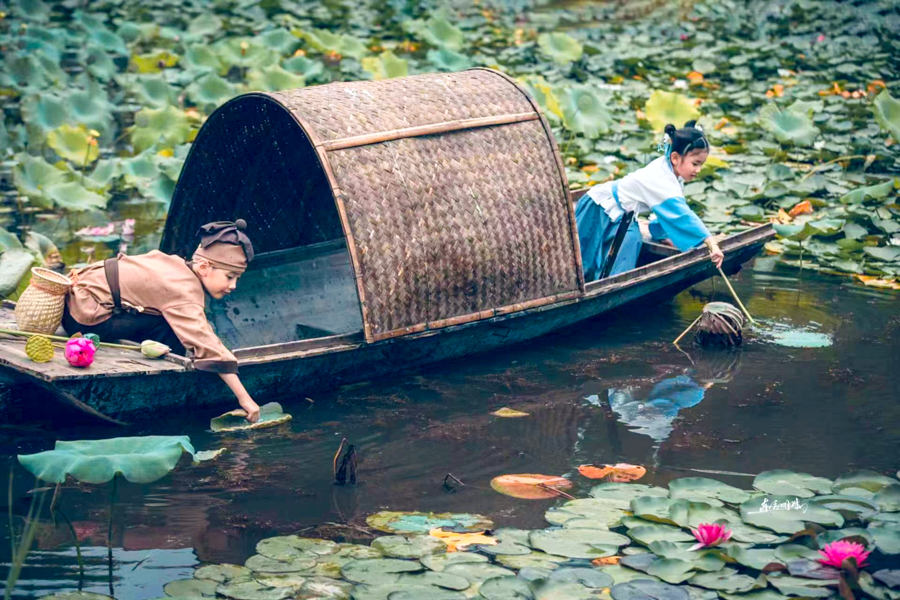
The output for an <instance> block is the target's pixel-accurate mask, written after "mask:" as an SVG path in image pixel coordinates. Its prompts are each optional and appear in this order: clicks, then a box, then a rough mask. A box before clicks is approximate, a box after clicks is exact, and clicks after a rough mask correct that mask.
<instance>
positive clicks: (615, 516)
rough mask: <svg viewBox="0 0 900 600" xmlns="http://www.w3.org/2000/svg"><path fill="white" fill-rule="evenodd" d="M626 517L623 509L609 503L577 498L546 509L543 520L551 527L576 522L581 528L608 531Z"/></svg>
mask: <svg viewBox="0 0 900 600" xmlns="http://www.w3.org/2000/svg"><path fill="white" fill-rule="evenodd" d="M626 515H627V512H626V511H625V510H624V509H623V508H619V507H617V506H616V505H615V504H613V503H611V502H607V501H605V500H601V499H598V498H578V499H576V500H569V501H568V502H566V503H565V504H563V505H561V506H554V507H553V508H549V509H547V512H546V513H544V518H545V519H547V521H548V522H549V523H552V524H553V525H563V524H566V523H568V522H569V521H573V520H578V521H579V523H580V527H582V528H584V527H585V526H587V525H589V526H591V527H595V528H597V529H609V528H610V527H616V526H618V525H619V524H620V523H621V521H622V517H624V516H626Z"/></svg>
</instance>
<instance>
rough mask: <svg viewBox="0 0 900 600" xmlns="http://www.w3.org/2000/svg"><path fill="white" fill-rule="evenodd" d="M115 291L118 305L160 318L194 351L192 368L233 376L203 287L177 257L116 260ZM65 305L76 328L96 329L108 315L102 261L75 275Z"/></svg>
mask: <svg viewBox="0 0 900 600" xmlns="http://www.w3.org/2000/svg"><path fill="white" fill-rule="evenodd" d="M119 288H120V290H121V296H122V305H123V306H125V307H133V308H136V309H139V310H141V309H142V312H144V313H147V314H151V315H162V316H163V317H164V318H165V319H166V321H167V322H168V323H169V325H170V326H171V327H172V330H173V331H174V332H175V335H177V336H178V339H179V340H181V343H182V344H184V347H185V348H187V349H188V350H190V351H192V352H193V353H194V367H195V368H196V369H197V370H200V371H211V372H214V373H237V359H236V358H235V357H234V354H232V353H231V352H230V351H229V350H228V348H226V347H225V345H224V344H222V342H221V341H220V340H219V338H218V337H217V336H216V334H215V333H213V330H212V327H211V326H210V324H209V322H208V321H207V320H206V312H205V310H204V305H205V300H206V295H205V292H204V291H203V284H201V283H200V279H198V278H197V275H195V274H194V272H193V271H192V270H191V268H190V267H189V266H188V265H187V263H186V262H185V260H184V259H183V258H181V257H180V256H172V255H169V254H164V253H162V252H160V251H159V250H153V251H152V252H148V253H147V254H141V255H139V256H124V255H123V256H120V257H119ZM67 303H68V307H69V313H70V314H71V315H72V318H74V319H75V320H76V321H78V322H79V323H81V324H82V325H96V324H98V323H101V322H103V321H105V320H106V319H108V318H109V317H110V316H111V315H112V308H113V300H112V294H111V293H110V291H109V283H108V282H107V280H106V272H105V271H104V270H103V263H102V262H99V263H95V264H92V265H90V266H88V267H85V268H84V269H81V270H79V271H78V273H77V275H76V282H75V285H73V286H72V289H71V291H70V292H69V296H68V299H67Z"/></svg>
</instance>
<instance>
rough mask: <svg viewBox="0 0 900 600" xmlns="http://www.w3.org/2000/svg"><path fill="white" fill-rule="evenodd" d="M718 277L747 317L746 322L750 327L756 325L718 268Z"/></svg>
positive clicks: (723, 272) (720, 268)
mask: <svg viewBox="0 0 900 600" xmlns="http://www.w3.org/2000/svg"><path fill="white" fill-rule="evenodd" d="M718 269H719V275H721V276H722V280H723V281H724V282H725V285H726V286H728V291H729V292H731V297H732V298H734V301H735V302H737V303H738V306H740V307H741V311H742V312H743V313H744V316H746V317H747V320H748V321H750V324H751V325H756V321H754V320H753V317H751V316H750V312H749V311H747V307H746V306H744V303H743V302H741V299H740V298H738V295H737V292H735V291H734V288H733V287H731V282H730V281H728V278H727V277H725V271H723V270H722V267H718Z"/></svg>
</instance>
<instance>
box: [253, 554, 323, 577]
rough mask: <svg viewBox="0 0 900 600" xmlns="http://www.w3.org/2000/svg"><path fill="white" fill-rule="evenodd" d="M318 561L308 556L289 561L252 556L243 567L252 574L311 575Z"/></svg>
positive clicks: (257, 555) (259, 555) (258, 555)
mask: <svg viewBox="0 0 900 600" xmlns="http://www.w3.org/2000/svg"><path fill="white" fill-rule="evenodd" d="M317 564H318V561H317V560H316V559H314V558H310V557H308V556H303V557H299V558H295V559H292V560H289V561H282V560H275V559H274V558H269V557H268V556H263V555H261V554H254V555H253V556H251V557H250V558H248V559H247V562H245V563H244V566H245V567H247V568H248V569H250V570H251V571H253V572H254V573H304V574H312V573H313V572H314V569H315V568H316V565H317Z"/></svg>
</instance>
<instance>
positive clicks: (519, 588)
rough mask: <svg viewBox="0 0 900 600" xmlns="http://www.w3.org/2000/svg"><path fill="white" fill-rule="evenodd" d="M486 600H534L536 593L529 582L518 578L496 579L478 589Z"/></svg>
mask: <svg viewBox="0 0 900 600" xmlns="http://www.w3.org/2000/svg"><path fill="white" fill-rule="evenodd" d="M478 593H479V595H480V597H482V598H484V599H485V600H532V599H533V598H534V593H533V592H532V591H531V587H530V586H529V585H528V583H527V582H525V581H523V580H522V579H520V578H518V577H510V576H506V577H494V578H493V579H488V580H487V581H485V582H484V583H483V584H482V585H481V587H480V588H479V589H478Z"/></svg>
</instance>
